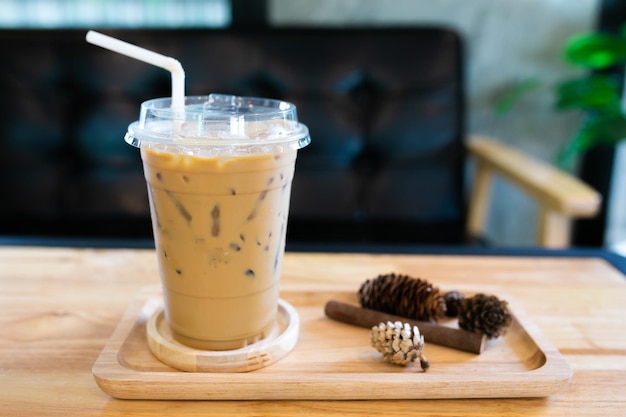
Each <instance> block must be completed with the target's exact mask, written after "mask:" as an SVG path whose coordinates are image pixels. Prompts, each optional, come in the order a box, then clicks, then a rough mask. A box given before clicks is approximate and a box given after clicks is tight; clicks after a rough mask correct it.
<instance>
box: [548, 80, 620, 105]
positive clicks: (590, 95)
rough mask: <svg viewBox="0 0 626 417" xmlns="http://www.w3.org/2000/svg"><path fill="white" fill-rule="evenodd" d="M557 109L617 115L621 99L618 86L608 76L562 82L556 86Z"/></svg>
mask: <svg viewBox="0 0 626 417" xmlns="http://www.w3.org/2000/svg"><path fill="white" fill-rule="evenodd" d="M555 96H556V103H555V106H556V108H557V109H561V110H562V109H568V108H579V109H582V110H595V111H601V112H609V113H619V112H620V109H621V98H620V92H619V84H618V83H617V81H616V80H614V79H613V78H612V77H610V76H608V75H590V76H588V77H584V78H578V79H574V80H567V81H564V82H562V83H560V84H558V85H557V86H556V91H555Z"/></svg>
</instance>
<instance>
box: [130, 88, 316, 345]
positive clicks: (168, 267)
mask: <svg viewBox="0 0 626 417" xmlns="http://www.w3.org/2000/svg"><path fill="white" fill-rule="evenodd" d="M125 139H126V141H127V142H128V143H130V144H131V145H133V146H136V147H138V148H140V151H141V158H142V162H143V168H144V174H145V178H146V182H147V186H148V196H149V201H150V210H151V218H152V226H153V231H154V240H155V246H156V252H157V258H158V264H159V273H160V276H161V284H162V288H163V299H164V313H165V318H166V320H167V323H168V325H169V328H170V330H171V332H172V335H173V337H174V339H175V340H176V341H178V342H180V343H182V344H184V345H186V346H190V347H192V348H196V349H204V350H229V349H238V348H242V347H245V346H247V345H250V344H252V343H255V342H257V341H259V340H261V339H263V338H264V337H265V335H266V334H267V332H268V331H270V329H271V328H272V326H273V325H274V321H275V318H276V314H277V306H278V296H279V283H280V276H281V269H282V260H283V254H284V248H285V236H286V231H287V219H288V212H289V196H290V192H291V181H292V178H293V175H294V168H295V162H296V154H297V151H298V149H300V148H302V147H304V146H306V145H307V144H309V142H310V137H309V132H308V129H307V127H306V126H305V125H303V124H302V123H299V122H298V118H297V112H296V108H295V106H294V105H293V104H291V103H287V102H284V101H279V100H272V99H265V98H252V97H237V96H230V95H220V94H214V95H209V96H189V97H185V103H184V107H180V106H174V107H172V103H171V98H159V99H154V100H149V101H146V102H144V103H143V104H142V105H141V112H140V117H139V120H138V121H136V122H134V123H132V124H131V125H130V126H129V127H128V133H127V134H126V137H125Z"/></svg>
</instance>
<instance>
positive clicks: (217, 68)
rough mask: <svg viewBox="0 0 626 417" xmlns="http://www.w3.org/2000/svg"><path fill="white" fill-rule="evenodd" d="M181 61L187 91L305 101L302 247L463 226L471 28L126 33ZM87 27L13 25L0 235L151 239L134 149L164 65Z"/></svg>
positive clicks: (4, 46) (432, 235) (437, 237)
mask: <svg viewBox="0 0 626 417" xmlns="http://www.w3.org/2000/svg"><path fill="white" fill-rule="evenodd" d="M105 32H106V33H108V34H110V35H112V36H115V37H118V38H121V39H125V40H127V41H129V42H132V43H135V44H138V45H141V46H143V47H146V48H148V49H151V50H155V51H158V52H160V53H162V54H165V55H169V56H173V57H176V58H177V59H179V60H180V61H181V63H182V64H183V66H184V68H185V70H186V76H187V94H189V95H205V94H208V93H227V94H237V95H250V96H265V97H273V98H280V99H284V100H287V101H291V102H293V103H295V104H296V105H297V107H298V114H299V118H300V120H301V121H302V122H303V123H305V124H306V125H308V126H309V129H310V132H311V137H312V144H311V145H310V146H309V147H307V148H305V149H303V150H302V151H301V152H300V153H299V156H298V162H297V168H296V176H295V179H294V183H293V190H292V203H291V208H290V220H289V226H288V241H301V240H302V241H306V240H319V241H372V240H374V241H381V242H383V241H396V242H401V241H407V242H418V243H424V242H438V243H439V242H442V243H444V242H449V241H451V240H454V239H458V238H459V237H460V234H461V233H462V230H463V224H464V220H465V207H464V199H463V161H464V147H463V135H464V97H463V71H462V70H463V64H462V60H463V53H462V52H463V51H462V44H461V40H460V39H459V37H458V36H457V35H456V34H455V33H454V32H452V31H450V30H447V29H442V28H396V29H382V28H376V29H296V28H280V29H253V30H243V29H237V30H234V29H231V30H130V29H129V30H115V31H105ZM84 36H85V31H82V30H3V31H0V54H1V55H0V56H2V57H3V61H4V64H3V65H2V66H1V67H0V89H1V91H2V95H1V96H0V192H1V193H2V197H1V198H0V234H5V235H7V234H9V235H11V234H12V235H15V234H31V235H67V236H90V237H98V236H112V237H149V236H151V230H150V221H149V206H148V198H147V193H146V186H145V182H144V179H143V175H142V171H141V162H140V157H139V154H138V152H137V150H136V149H134V148H132V147H130V146H128V145H127V144H126V143H125V142H124V141H123V139H122V138H123V136H124V133H125V132H126V128H127V126H128V124H129V123H131V122H132V121H134V120H136V119H137V117H138V114H139V105H140V104H141V102H142V101H145V100H147V99H150V98H155V97H163V96H168V95H169V94H170V78H169V74H168V73H167V72H166V71H164V70H161V69H158V68H154V67H152V66H149V65H147V64H144V63H141V62H137V61H135V60H132V59H130V58H127V57H124V56H120V55H118V54H115V53H112V52H110V51H106V50H103V49H101V48H98V47H95V46H93V45H89V44H87V43H86V42H85V40H84Z"/></svg>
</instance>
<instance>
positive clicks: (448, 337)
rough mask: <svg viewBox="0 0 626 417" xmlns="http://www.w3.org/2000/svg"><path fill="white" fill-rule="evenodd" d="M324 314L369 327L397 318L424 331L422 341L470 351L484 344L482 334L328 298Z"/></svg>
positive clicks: (472, 351)
mask: <svg viewBox="0 0 626 417" xmlns="http://www.w3.org/2000/svg"><path fill="white" fill-rule="evenodd" d="M324 311H325V313H326V316H328V317H329V318H331V319H334V320H338V321H341V322H344V323H348V324H352V325H355V326H359V327H365V328H372V327H373V326H376V325H377V324H380V323H381V322H384V323H386V322H388V321H391V322H396V321H401V322H404V323H408V324H410V325H411V326H417V327H418V329H419V330H420V333H421V334H423V335H424V341H425V342H427V343H433V344H435V345H440V346H445V347H449V348H453V349H459V350H463V351H465V352H470V353H481V352H482V350H483V347H484V345H485V340H486V337H485V335H482V334H478V333H472V332H468V331H466V330H462V329H455V328H452V327H446V326H442V325H439V324H434V323H428V322H424V321H417V320H411V319H407V318H406V317H400V316H395V315H393V314H387V313H383V312H381V311H376V310H371V309H369V308H362V307H357V306H353V305H350V304H346V303H343V302H340V301H334V300H331V301H329V302H327V303H326V307H325V309H324Z"/></svg>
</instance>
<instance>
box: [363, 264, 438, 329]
mask: <svg viewBox="0 0 626 417" xmlns="http://www.w3.org/2000/svg"><path fill="white" fill-rule="evenodd" d="M357 297H358V300H359V303H360V304H361V306H362V307H365V308H369V309H372V310H378V311H383V312H385V313H389V314H395V315H398V316H402V317H406V318H410V319H414V320H420V321H437V320H439V319H440V318H442V317H443V316H444V315H445V312H446V302H445V300H444V298H443V295H441V293H440V292H439V289H438V288H437V287H434V286H433V285H432V284H430V283H429V282H428V281H425V280H423V279H420V278H413V277H410V276H408V275H400V274H398V275H397V274H385V275H379V276H378V277H376V278H374V279H368V280H367V281H365V282H364V283H363V284H362V285H361V287H360V288H359V291H358V294H357Z"/></svg>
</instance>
